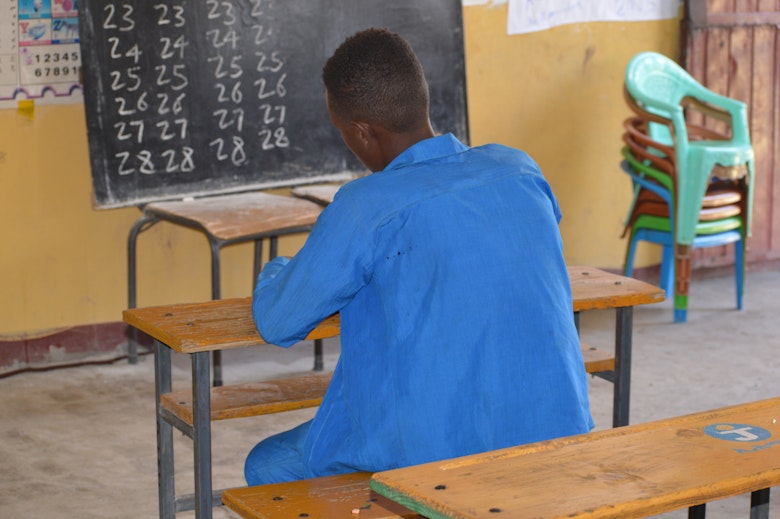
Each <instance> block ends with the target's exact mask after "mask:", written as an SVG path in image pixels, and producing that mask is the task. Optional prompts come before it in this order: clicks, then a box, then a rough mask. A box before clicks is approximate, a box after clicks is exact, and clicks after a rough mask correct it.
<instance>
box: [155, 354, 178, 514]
mask: <svg viewBox="0 0 780 519" xmlns="http://www.w3.org/2000/svg"><path fill="white" fill-rule="evenodd" d="M170 392H171V350H170V348H168V346H166V345H164V344H163V343H161V342H159V341H154V395H155V399H156V403H155V407H156V411H157V412H156V414H157V485H158V492H157V495H158V499H159V508H160V519H174V518H175V517H176V503H175V501H176V491H175V488H174V480H173V476H174V474H173V426H172V425H171V424H170V423H168V422H167V421H165V420H164V419H163V418H162V402H161V400H160V396H161V395H162V394H163V393H170Z"/></svg>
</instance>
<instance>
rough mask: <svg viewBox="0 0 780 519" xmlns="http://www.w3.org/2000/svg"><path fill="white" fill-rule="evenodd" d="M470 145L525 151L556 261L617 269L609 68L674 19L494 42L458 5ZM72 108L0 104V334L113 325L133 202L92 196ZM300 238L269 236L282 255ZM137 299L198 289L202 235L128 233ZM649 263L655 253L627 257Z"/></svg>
mask: <svg viewBox="0 0 780 519" xmlns="http://www.w3.org/2000/svg"><path fill="white" fill-rule="evenodd" d="M464 25H465V39H466V67H467V88H468V97H469V117H470V132H471V142H472V144H482V143H486V142H491V141H492V142H501V143H503V144H508V145H511V146H515V147H518V148H521V149H524V150H526V151H528V152H529V153H530V154H531V155H532V156H533V157H534V158H535V159H536V160H537V161H538V162H539V164H540V165H541V166H542V170H543V171H544V172H545V175H546V176H547V177H548V179H549V180H550V182H551V184H552V185H553V189H554V190H555V192H556V194H557V195H558V198H559V200H560V203H561V207H562V210H563V212H564V219H563V222H562V224H561V229H562V232H563V236H564V241H565V243H566V259H567V261H568V262H569V263H572V264H589V265H595V266H600V267H606V268H619V267H620V266H621V264H622V259H623V258H622V256H623V250H624V246H625V242H624V241H622V240H621V239H620V237H619V235H620V231H621V222H622V219H623V216H624V213H625V211H626V208H627V205H628V196H629V192H628V190H629V186H628V181H627V179H625V178H624V176H623V175H622V174H621V173H620V171H619V169H618V166H617V163H618V157H619V154H618V152H619V149H620V134H621V122H622V120H623V119H624V118H625V116H626V115H627V114H628V112H627V109H626V108H625V105H624V103H623V100H622V97H621V85H622V73H623V70H624V68H625V65H626V63H627V62H628V60H629V59H630V57H631V56H633V55H634V54H635V53H637V52H640V51H643V50H656V51H658V52H662V53H664V54H667V55H669V56H673V57H674V56H675V55H676V49H677V42H678V26H679V25H678V22H677V21H676V20H666V21H660V22H632V23H590V24H573V25H567V26H562V27H557V28H553V29H550V30H548V31H542V32H538V33H532V34H524V35H516V36H507V34H506V5H505V4H503V5H498V6H487V5H477V6H471V7H466V8H464ZM91 189H92V184H91V176H90V172H89V160H88V149H87V140H86V125H85V120H84V114H83V106H82V105H81V104H75V105H59V106H45V105H42V106H36V107H35V109H34V110H33V111H32V112H24V111H18V110H0V238H1V239H2V241H1V242H0V243H1V244H0V273H2V279H1V280H0V294H1V296H0V340H2V339H16V338H23V337H31V336H36V335H42V334H45V333H48V332H49V331H52V330H55V329H58V328H61V327H67V326H73V325H80V324H92V323H100V322H111V321H119V320H121V312H122V310H123V309H124V308H125V307H126V306H127V260H126V242H127V233H128V231H129V229H130V227H131V226H132V224H133V223H134V222H135V220H136V219H137V218H138V216H139V214H140V213H139V211H138V209H136V208H125V209H111V210H101V211H96V210H93V209H92V204H91V194H90V193H91ZM301 243H302V239H301V238H295V239H287V240H282V243H281V250H280V253H281V254H293V253H294V252H295V251H296V250H297V249H298V248H299V247H300V244H301ZM251 256H252V248H251V246H250V245H237V246H232V247H228V248H226V249H224V250H223V255H222V257H223V277H222V286H223V296H224V297H238V296H247V295H249V294H250V293H251V284H252V280H251V277H252V274H251V270H252V265H251ZM138 259H139V283H138V304H139V306H148V305H156V304H164V303H175V302H184V301H202V300H206V299H208V298H209V297H210V282H209V274H208V273H209V256H208V246H207V242H206V239H205V238H204V237H203V235H202V234H200V233H197V232H195V231H191V230H188V229H185V228H182V227H179V226H175V225H171V224H167V223H161V224H158V225H157V226H156V227H154V228H152V229H151V230H149V231H147V232H145V233H143V234H142V235H141V236H140V238H139V258H138ZM655 261H657V256H656V255H654V253H650V254H649V255H648V254H646V255H644V256H642V257H640V261H639V265H640V266H641V265H643V264H648V263H652V262H655Z"/></svg>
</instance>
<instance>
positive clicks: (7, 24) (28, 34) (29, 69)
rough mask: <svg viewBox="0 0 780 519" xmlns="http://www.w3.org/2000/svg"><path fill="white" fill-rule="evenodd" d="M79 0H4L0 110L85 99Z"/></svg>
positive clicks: (0, 0)
mask: <svg viewBox="0 0 780 519" xmlns="http://www.w3.org/2000/svg"><path fill="white" fill-rule="evenodd" d="M77 2H78V0H0V108H16V107H17V106H19V102H20V101H22V102H24V101H27V100H32V101H33V102H35V103H47V104H51V103H73V102H81V101H82V93H81V90H82V89H81V82H80V80H79V69H80V68H81V53H80V50H79V22H78V5H77Z"/></svg>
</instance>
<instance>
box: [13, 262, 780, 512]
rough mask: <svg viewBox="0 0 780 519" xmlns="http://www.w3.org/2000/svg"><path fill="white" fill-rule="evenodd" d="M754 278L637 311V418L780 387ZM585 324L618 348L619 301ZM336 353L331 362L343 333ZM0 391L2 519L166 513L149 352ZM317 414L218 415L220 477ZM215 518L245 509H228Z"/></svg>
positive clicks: (766, 286)
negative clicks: (676, 310) (680, 319)
mask: <svg viewBox="0 0 780 519" xmlns="http://www.w3.org/2000/svg"><path fill="white" fill-rule="evenodd" d="M746 286H747V294H746V298H745V309H744V310H743V311H741V312H738V311H735V310H734V287H733V278H732V277H710V278H708V277H702V279H699V277H697V274H696V273H695V274H694V282H693V285H692V291H691V301H690V310H689V320H688V323H686V324H674V323H672V310H671V302H668V301H667V302H664V303H661V304H657V305H653V306H647V307H638V308H637V309H636V310H635V312H634V361H633V377H632V401H631V422H632V423H638V422H644V421H649V420H655V419H660V418H665V417H670V416H674V415H680V414H686V413H691V412H695V411H701V410H706V409H710V408H716V407H721V406H725V405H731V404H737V403H741V402H747V401H751V400H758V399H762V398H768V397H773V396H778V395H780V318H779V317H780V315H779V314H780V302H778V295H780V268H777V267H775V268H774V269H772V268H763V269H760V270H756V271H751V272H750V273H749V274H748V278H747V285H746ZM582 329H583V339H584V340H585V341H586V342H589V343H591V344H593V345H597V346H600V347H602V348H605V347H607V348H608V347H611V345H612V344H613V341H614V312H613V311H597V312H589V313H585V314H583V316H582ZM325 351H326V356H325V363H326V369H327V368H330V369H332V367H333V366H334V364H335V361H336V359H337V357H338V343H337V341H331V342H327V343H326V345H325ZM224 362H225V367H224V371H225V380H226V383H231V382H239V381H244V380H259V379H262V378H268V377H272V376H277V375H279V374H280V373H293V372H303V371H307V370H310V369H311V367H312V356H311V346H310V343H306V344H302V345H297V346H295V347H293V348H292V349H290V350H282V349H277V348H273V347H265V348H262V349H253V350H248V349H246V350H232V351H228V352H226V353H225V359H224ZM188 377H189V363H188V360H187V359H186V358H184V357H183V356H180V355H174V378H175V384H176V382H178V386H177V385H175V386H174V389H175V388H176V387H184V384H185V383H186V381H187V380H188ZM590 389H591V405H592V410H593V415H594V418H595V420H596V425H597V428H598V429H603V428H608V427H609V426H610V424H611V410H612V401H611V396H612V386H611V384H609V383H608V382H604V381H602V380H599V379H592V380H591V388H590ZM0 395H2V398H0V519H5V518H14V519H17V518H80V519H87V518H128V519H129V518H153V517H156V516H157V497H156V496H157V487H156V485H157V469H156V446H155V422H154V388H153V362H152V358H151V356H144V357H142V358H141V361H140V362H139V364H138V365H133V366H131V365H128V364H127V363H125V362H117V363H114V364H109V365H101V366H84V367H78V368H68V369H58V370H54V371H48V372H42V373H24V374H19V375H15V376H12V377H8V378H5V379H0ZM312 414H313V411H312V410H304V411H295V412H291V413H286V414H279V415H272V416H265V417H256V418H243V419H236V420H228V421H222V422H215V423H214V427H213V436H214V441H213V445H214V447H213V460H214V478H215V486H216V487H217V488H224V487H230V486H242V485H244V481H243V477H242V472H241V471H242V463H243V458H244V456H245V455H246V453H247V452H248V450H249V449H250V448H251V447H252V446H253V445H254V444H255V442H256V441H258V440H259V439H260V438H263V437H265V436H267V435H269V434H272V433H274V432H277V431H280V430H284V429H287V428H290V427H292V426H294V425H296V424H298V423H300V422H302V421H304V420H306V419H308V418H309V417H310V416H312ZM175 452H176V463H177V492H178V493H186V492H191V489H192V461H191V458H192V456H191V453H192V449H191V442H190V441H189V440H188V439H187V438H186V437H183V436H177V438H176V440H175ZM748 502H749V500H748V497H747V496H740V497H737V498H730V499H726V500H722V501H717V502H714V503H711V504H710V505H709V506H708V517H710V518H733V517H747V510H748ZM770 516H772V517H780V488H774V489H773V490H772V507H771V511H770ZM177 517H179V518H191V517H194V513H193V512H186V513H181V514H179V515H178V516H177ZM214 517H215V518H217V519H219V518H231V519H234V518H236V517H237V516H236V515H234V514H232V513H231V512H229V511H227V510H225V509H223V508H218V509H215V511H214ZM663 517H664V518H669V519H671V518H683V517H686V513H685V511H678V512H672V513H668V514H664V516H663Z"/></svg>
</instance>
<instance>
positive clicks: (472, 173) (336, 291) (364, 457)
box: [253, 135, 593, 477]
mask: <svg viewBox="0 0 780 519" xmlns="http://www.w3.org/2000/svg"><path fill="white" fill-rule="evenodd" d="M559 220H560V211H559V208H558V204H557V201H556V199H555V197H554V196H553V193H552V191H551V189H550V186H549V185H548V183H547V182H546V180H545V179H544V178H543V176H542V174H541V172H540V171H539V168H538V166H537V165H536V164H535V163H534V162H533V161H532V160H531V159H530V157H528V155H526V154H525V153H523V152H520V151H518V150H515V149H511V148H507V147H504V146H500V145H487V146H482V147H476V148H469V147H467V146H464V145H463V144H461V143H460V142H459V141H458V140H457V139H455V138H454V137H453V136H452V135H444V136H439V137H435V138H432V139H428V140H425V141H422V142H420V143H418V144H416V145H414V146H412V147H411V148H409V149H408V150H406V151H405V152H403V153H402V154H401V155H399V156H398V157H396V159H395V160H394V161H393V162H391V163H390V164H389V165H388V166H387V168H385V170H383V171H381V172H378V173H374V174H372V175H368V176H366V177H363V178H359V179H356V180H353V181H352V182H349V183H348V184H346V185H344V186H343V187H342V188H341V189H340V190H339V191H338V192H337V194H336V196H335V198H334V200H333V203H332V204H330V205H329V206H328V207H327V208H325V209H324V210H323V212H322V214H321V215H320V217H319V219H318V221H317V223H316V225H315V226H314V228H313V229H312V231H311V233H310V235H309V237H308V239H307V241H306V243H305V244H304V246H303V248H302V249H301V250H300V251H299V252H298V254H296V255H295V257H293V258H292V259H291V260H289V262H288V260H287V259H284V258H277V259H276V260H274V261H272V262H270V263H269V264H268V265H266V267H265V268H264V270H263V272H262V273H261V274H260V276H259V278H258V284H257V287H256V289H255V293H254V300H253V315H254V318H255V322H256V324H257V327H258V330H259V332H260V334H261V335H262V336H263V338H264V339H265V340H266V341H268V342H269V343H272V344H277V345H280V346H290V345H292V344H294V343H296V342H298V341H300V340H302V339H303V338H304V337H305V336H306V335H307V333H308V332H309V331H310V330H311V329H312V328H313V327H314V326H315V325H316V324H317V323H319V322H320V321H321V320H323V319H324V318H326V317H328V316H329V315H331V314H333V313H335V312H341V355H340V358H339V361H338V364H337V366H336V368H335V372H334V375H333V380H332V382H331V385H330V387H329V388H328V391H327V394H326V395H325V398H324V400H323V402H322V405H321V406H320V408H319V409H318V411H317V413H316V415H315V417H314V419H313V421H312V424H311V427H310V430H309V433H308V436H307V440H306V442H305V446H304V464H305V466H306V470H307V477H315V476H322V475H328V474H336V473H342V472H350V471H355V470H367V471H378V470H386V469H390V468H395V467H400V466H406V465H411V464H417V463H423V462H427V461H432V460H437V459H444V458H451V457H456V456H461V455H466V454H471V453H474V452H481V451H486V450H492V449H497V448H502V447H507V446H511V445H517V444H522V443H528V442H533V441H538V440H543V439H549V438H554V437H560V436H566V435H571V434H577V433H583V432H587V431H588V430H590V429H591V428H592V426H593V422H592V420H591V416H590V411H589V405H588V395H587V379H586V375H585V371H584V366H583V360H582V356H581V353H580V348H579V340H578V337H577V332H576V329H575V327H574V321H573V317H572V301H571V289H570V286H569V278H568V275H567V271H566V265H565V263H564V260H563V254H562V242H561V237H560V234H559V230H558V222H559Z"/></svg>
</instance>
